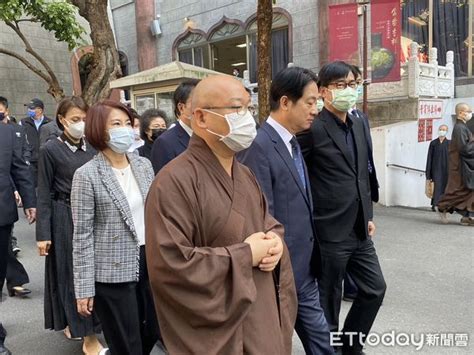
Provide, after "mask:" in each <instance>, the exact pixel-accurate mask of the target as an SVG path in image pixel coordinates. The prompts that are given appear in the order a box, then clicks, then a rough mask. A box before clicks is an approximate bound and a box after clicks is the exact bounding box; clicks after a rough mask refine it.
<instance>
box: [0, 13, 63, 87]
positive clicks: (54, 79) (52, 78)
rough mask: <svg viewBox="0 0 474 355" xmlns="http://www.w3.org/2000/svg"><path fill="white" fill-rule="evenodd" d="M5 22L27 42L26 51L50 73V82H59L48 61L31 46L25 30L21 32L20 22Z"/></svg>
mask: <svg viewBox="0 0 474 355" xmlns="http://www.w3.org/2000/svg"><path fill="white" fill-rule="evenodd" d="M5 24H6V25H7V26H8V27H10V28H11V29H12V30H13V31H15V33H16V34H17V35H18V37H20V39H21V40H22V42H23V43H24V44H25V47H26V52H27V53H29V54H31V55H32V56H33V57H34V58H35V59H36V60H37V61H38V62H39V63H40V64H41V65H42V66H43V68H44V69H46V71H47V72H48V75H49V76H50V79H49V81H48V82H50V81H52V82H55V83H59V81H58V78H57V77H56V75H55V74H54V72H53V69H51V67H50V66H49V65H48V63H46V61H45V60H44V59H43V58H42V57H41V56H40V55H39V54H38V53H37V52H36V51H35V50H34V49H33V47H32V46H31V44H30V42H29V41H28V40H27V39H26V37H25V35H24V34H23V32H21V30H20V27H19V26H18V23H13V22H10V21H5Z"/></svg>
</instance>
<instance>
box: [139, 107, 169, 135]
mask: <svg viewBox="0 0 474 355" xmlns="http://www.w3.org/2000/svg"><path fill="white" fill-rule="evenodd" d="M157 117H161V118H162V119H163V120H164V121H165V124H166V127H168V117H166V112H165V111H163V110H158V109H156V108H150V109H148V110H146V111H145V112H143V113H142V116H141V118H140V138H141V139H143V140H148V137H147V135H146V131H148V128H150V124H151V121H153V119H155V118H157Z"/></svg>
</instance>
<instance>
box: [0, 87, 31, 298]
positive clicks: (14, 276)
mask: <svg viewBox="0 0 474 355" xmlns="http://www.w3.org/2000/svg"><path fill="white" fill-rule="evenodd" d="M0 124H7V125H10V126H11V127H13V130H14V131H15V138H16V141H15V143H16V145H17V147H18V149H20V152H21V156H22V158H23V160H24V161H25V163H26V164H29V159H30V156H31V151H30V149H29V144H28V141H27V139H26V135H25V128H24V127H22V126H20V125H18V124H16V123H13V122H12V121H11V120H10V118H9V115H8V100H7V99H6V98H5V97H1V96H0ZM11 182H12V186H13V191H14V195H15V201H16V203H17V205H21V196H20V194H19V193H18V191H17V188H16V186H15V183H14V181H13V180H12V181H11ZM19 250H21V249H20V248H19V247H18V243H17V239H16V237H14V235H13V227H12V232H11V236H10V246H9V247H8V259H7V274H6V280H7V289H8V294H9V295H10V296H25V295H27V294H29V293H31V291H30V290H28V289H27V288H24V287H22V286H23V285H24V284H27V283H29V282H30V279H29V277H28V273H27V272H26V270H25V268H24V266H23V265H22V264H21V263H20V261H19V260H18V259H17V258H16V253H15V251H19Z"/></svg>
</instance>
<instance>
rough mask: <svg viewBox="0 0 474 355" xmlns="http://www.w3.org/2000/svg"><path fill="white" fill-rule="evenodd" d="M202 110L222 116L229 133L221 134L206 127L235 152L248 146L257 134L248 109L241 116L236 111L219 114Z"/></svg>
mask: <svg viewBox="0 0 474 355" xmlns="http://www.w3.org/2000/svg"><path fill="white" fill-rule="evenodd" d="M204 111H206V112H209V113H212V114H214V115H216V116H219V117H222V118H224V119H225V120H226V122H227V124H228V125H229V133H228V134H227V135H225V136H223V135H221V134H219V133H216V132H213V131H211V130H209V129H207V131H208V132H209V133H212V134H214V135H216V136H218V137H220V141H221V142H223V143H224V144H225V145H226V146H228V147H229V148H230V149H232V150H233V151H234V152H236V153H238V152H240V151H242V150H244V149H247V148H248V147H250V145H251V144H252V142H253V140H254V139H255V137H256V136H257V128H256V125H255V120H254V118H253V116H252V114H251V113H250V111H248V110H247V112H246V113H245V115H243V116H241V115H239V114H238V113H237V112H232V113H228V114H226V115H221V114H219V113H217V112H214V111H210V110H207V109H204Z"/></svg>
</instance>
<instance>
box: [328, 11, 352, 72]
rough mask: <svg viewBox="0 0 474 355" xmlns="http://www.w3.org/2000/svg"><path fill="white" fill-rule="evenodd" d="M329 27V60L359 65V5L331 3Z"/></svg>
mask: <svg viewBox="0 0 474 355" xmlns="http://www.w3.org/2000/svg"><path fill="white" fill-rule="evenodd" d="M329 29H330V30H329V60H330V61H331V62H332V61H334V60H343V61H346V62H349V63H351V64H356V65H359V27H358V18H357V5H356V4H344V5H330V6H329Z"/></svg>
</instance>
